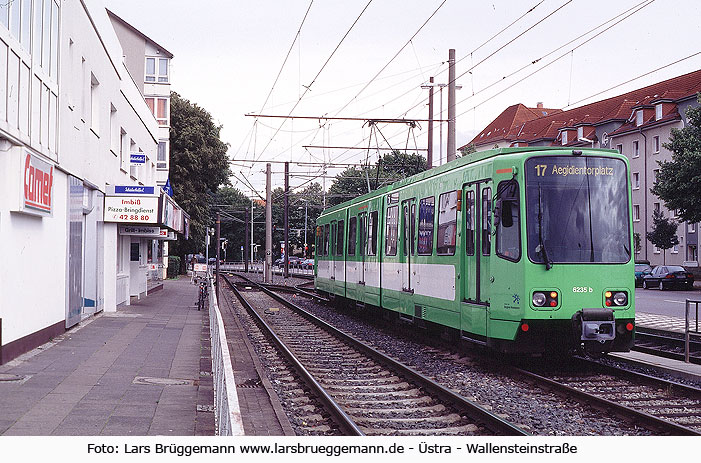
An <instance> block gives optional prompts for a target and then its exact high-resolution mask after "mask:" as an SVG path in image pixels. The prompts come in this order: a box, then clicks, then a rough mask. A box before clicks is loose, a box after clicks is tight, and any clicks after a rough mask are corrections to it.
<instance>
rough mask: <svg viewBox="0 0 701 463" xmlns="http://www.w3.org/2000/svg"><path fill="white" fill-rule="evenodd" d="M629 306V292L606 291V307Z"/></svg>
mask: <svg viewBox="0 0 701 463" xmlns="http://www.w3.org/2000/svg"><path fill="white" fill-rule="evenodd" d="M627 304H628V292H627V291H606V292H605V293H604V305H605V306H606V307H611V306H613V307H623V306H624V305H627Z"/></svg>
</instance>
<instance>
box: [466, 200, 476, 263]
mask: <svg viewBox="0 0 701 463" xmlns="http://www.w3.org/2000/svg"><path fill="white" fill-rule="evenodd" d="M465 201H466V202H467V205H466V206H465V214H466V215H465V232H466V233H465V250H466V251H467V255H468V256H474V255H475V192H474V191H472V190H470V191H467V192H466V193H465Z"/></svg>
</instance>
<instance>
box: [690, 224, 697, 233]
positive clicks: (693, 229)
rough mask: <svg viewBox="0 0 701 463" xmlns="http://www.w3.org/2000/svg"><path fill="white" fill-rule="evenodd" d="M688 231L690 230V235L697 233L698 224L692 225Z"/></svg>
mask: <svg viewBox="0 0 701 463" xmlns="http://www.w3.org/2000/svg"><path fill="white" fill-rule="evenodd" d="M688 230H689V233H696V224H695V223H690V224H689V228H688Z"/></svg>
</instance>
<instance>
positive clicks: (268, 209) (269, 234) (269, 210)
mask: <svg viewBox="0 0 701 463" xmlns="http://www.w3.org/2000/svg"><path fill="white" fill-rule="evenodd" d="M270 178H271V169H270V163H267V164H266V165H265V275H264V279H263V281H264V282H265V283H268V284H269V283H272V282H273V193H272V190H271V185H270V181H271V179H270Z"/></svg>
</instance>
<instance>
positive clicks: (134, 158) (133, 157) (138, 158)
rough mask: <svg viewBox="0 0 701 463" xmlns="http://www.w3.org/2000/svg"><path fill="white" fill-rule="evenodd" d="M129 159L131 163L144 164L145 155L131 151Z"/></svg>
mask: <svg viewBox="0 0 701 463" xmlns="http://www.w3.org/2000/svg"><path fill="white" fill-rule="evenodd" d="M129 160H130V162H131V163H132V164H146V155H145V154H141V153H131V154H130V155H129Z"/></svg>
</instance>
